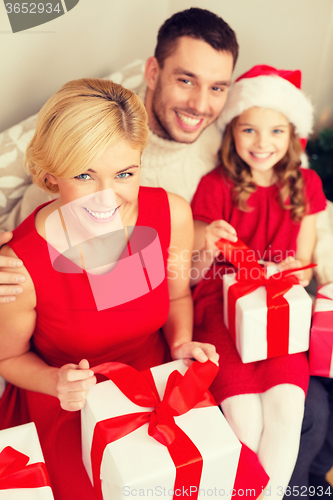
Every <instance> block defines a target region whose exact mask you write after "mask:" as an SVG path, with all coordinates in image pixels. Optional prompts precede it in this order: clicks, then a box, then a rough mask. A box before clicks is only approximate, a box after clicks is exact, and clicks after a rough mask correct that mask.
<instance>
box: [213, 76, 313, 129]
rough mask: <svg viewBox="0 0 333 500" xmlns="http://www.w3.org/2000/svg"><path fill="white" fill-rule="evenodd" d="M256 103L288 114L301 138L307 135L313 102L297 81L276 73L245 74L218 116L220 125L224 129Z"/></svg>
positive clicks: (233, 86)
mask: <svg viewBox="0 0 333 500" xmlns="http://www.w3.org/2000/svg"><path fill="white" fill-rule="evenodd" d="M253 106H257V107H259V108H267V109H274V110H275V111H279V112H280V113H282V114H283V115H285V117H286V118H287V119H288V120H289V122H290V123H292V124H293V125H295V129H296V134H297V135H298V136H299V137H301V138H307V137H308V135H309V134H310V133H311V131H312V125H313V106H312V104H311V102H310V100H309V99H308V98H307V97H306V96H305V94H303V92H302V91H301V90H299V89H298V88H297V87H295V85H293V84H292V83H290V82H289V81H287V80H285V79H284V78H281V77H279V76H275V75H262V76H257V77H254V78H243V79H241V80H239V81H238V82H236V83H234V84H233V85H232V86H231V88H230V90H229V93H228V98H227V102H226V104H225V106H224V108H223V110H222V113H221V114H220V116H219V118H218V122H217V124H218V127H219V128H220V130H221V131H222V132H223V131H224V129H225V127H226V126H227V125H228V123H230V122H231V120H232V119H233V118H235V117H236V116H239V115H241V114H242V113H243V111H246V110H247V109H249V108H252V107H253Z"/></svg>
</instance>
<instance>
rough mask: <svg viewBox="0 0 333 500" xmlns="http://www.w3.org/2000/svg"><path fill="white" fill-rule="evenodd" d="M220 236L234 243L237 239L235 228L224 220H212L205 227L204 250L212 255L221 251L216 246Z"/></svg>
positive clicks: (215, 255) (216, 254)
mask: <svg viewBox="0 0 333 500" xmlns="http://www.w3.org/2000/svg"><path fill="white" fill-rule="evenodd" d="M221 238H223V239H225V240H228V241H231V242H233V243H235V242H236V241H237V239H238V238H237V233H236V229H235V228H234V227H232V226H231V225H230V224H229V223H228V222H226V221H225V220H214V221H213V222H211V223H210V224H209V225H208V226H206V228H205V250H206V251H207V250H208V251H211V252H212V253H213V255H214V257H217V256H218V255H219V254H220V253H221V250H219V249H218V248H217V246H216V243H217V242H218V241H219V240H220V239H221Z"/></svg>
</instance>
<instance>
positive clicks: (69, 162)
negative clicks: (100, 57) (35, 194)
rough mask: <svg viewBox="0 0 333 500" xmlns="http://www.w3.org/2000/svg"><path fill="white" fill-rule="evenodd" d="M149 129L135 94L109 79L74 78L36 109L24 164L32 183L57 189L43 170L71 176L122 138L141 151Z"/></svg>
mask: <svg viewBox="0 0 333 500" xmlns="http://www.w3.org/2000/svg"><path fill="white" fill-rule="evenodd" d="M148 133H149V130H148V124H147V113H146V110H145V107H144V105H143V103H142V102H141V100H140V99H139V97H137V96H136V95H135V94H134V93H133V92H131V91H130V90H128V89H125V88H124V87H122V86H121V85H119V84H117V83H113V82H111V81H110V80H101V79H98V78H95V79H90V78H83V79H81V80H73V81H71V82H68V83H66V84H65V85H64V86H63V87H62V88H61V89H60V90H58V92H56V93H55V94H54V95H53V96H52V97H51V98H50V99H49V100H48V101H47V102H46V104H45V105H44V106H43V107H42V109H41V111H40V112H39V114H38V119H37V128H36V132H35V134H34V136H33V138H32V140H31V141H30V143H29V145H28V147H27V150H26V156H25V166H26V169H27V170H28V172H30V173H31V174H32V175H33V182H34V183H35V184H37V185H38V186H40V187H42V188H43V189H44V190H46V191H51V192H53V193H56V192H58V186H57V185H54V184H51V183H50V182H49V181H48V180H47V178H46V175H47V174H52V175H53V176H54V177H59V178H69V177H75V176H76V175H79V174H81V173H83V172H84V171H85V170H86V169H87V168H89V167H88V166H89V165H91V163H92V162H94V161H96V160H97V159H98V158H99V157H100V156H101V155H102V154H103V153H104V151H105V149H106V148H107V147H108V146H111V145H112V144H114V143H116V142H117V141H119V140H121V139H124V140H126V141H128V142H129V143H130V145H131V147H132V148H133V149H139V150H140V151H141V152H142V151H143V149H144V148H145V147H146V145H147V142H148Z"/></svg>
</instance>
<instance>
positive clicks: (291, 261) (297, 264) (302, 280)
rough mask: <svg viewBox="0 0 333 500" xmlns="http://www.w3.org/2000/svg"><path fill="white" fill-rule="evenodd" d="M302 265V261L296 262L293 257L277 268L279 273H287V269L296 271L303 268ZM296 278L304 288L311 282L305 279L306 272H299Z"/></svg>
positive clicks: (296, 273)
mask: <svg viewBox="0 0 333 500" xmlns="http://www.w3.org/2000/svg"><path fill="white" fill-rule="evenodd" d="M302 266H303V265H302V263H301V261H300V260H295V259H294V258H293V257H287V258H286V259H285V260H283V261H282V262H280V263H279V264H278V266H277V268H278V269H279V271H286V270H287V269H296V268H297V267H302ZM293 274H295V276H297V278H298V279H299V284H300V285H302V286H308V284H309V280H308V279H305V271H304V270H303V271H297V272H295V273H293Z"/></svg>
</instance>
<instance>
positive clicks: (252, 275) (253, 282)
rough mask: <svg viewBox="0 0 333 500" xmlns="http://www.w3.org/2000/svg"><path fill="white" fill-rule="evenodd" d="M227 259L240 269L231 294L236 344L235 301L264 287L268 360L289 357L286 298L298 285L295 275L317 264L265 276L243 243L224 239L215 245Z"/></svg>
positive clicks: (230, 315)
mask: <svg viewBox="0 0 333 500" xmlns="http://www.w3.org/2000/svg"><path fill="white" fill-rule="evenodd" d="M216 246H217V247H218V248H219V249H220V250H221V252H222V253H223V255H224V256H225V258H226V259H227V260H228V261H229V262H231V263H232V264H233V265H234V266H235V267H237V268H238V272H237V274H236V279H237V281H238V283H235V284H234V285H232V286H231V287H230V288H229V291H228V319H229V332H230V335H231V336H232V338H233V340H234V342H236V324H235V320H236V315H235V312H236V301H237V300H238V299H239V298H240V297H243V296H244V295H248V294H250V293H251V292H253V291H254V290H256V289H257V288H259V287H261V286H264V287H265V288H266V292H267V358H272V357H276V356H282V355H284V354H288V350H289V304H288V302H287V300H286V299H285V298H284V297H283V295H284V294H285V293H287V292H288V290H290V289H291V287H292V286H293V285H297V284H299V280H298V278H297V277H296V276H295V275H294V274H293V273H295V272H296V271H302V270H304V269H310V268H312V267H315V264H309V265H307V266H304V267H298V268H296V269H288V270H285V271H281V272H279V273H277V274H273V276H271V277H267V276H266V272H265V269H263V268H262V267H261V266H260V264H259V263H258V262H257V261H254V253H253V251H252V250H250V249H249V247H247V246H246V245H245V243H243V242H242V241H240V240H237V242H236V243H232V242H230V241H228V240H224V239H221V240H219V241H218V242H217V243H216Z"/></svg>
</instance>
